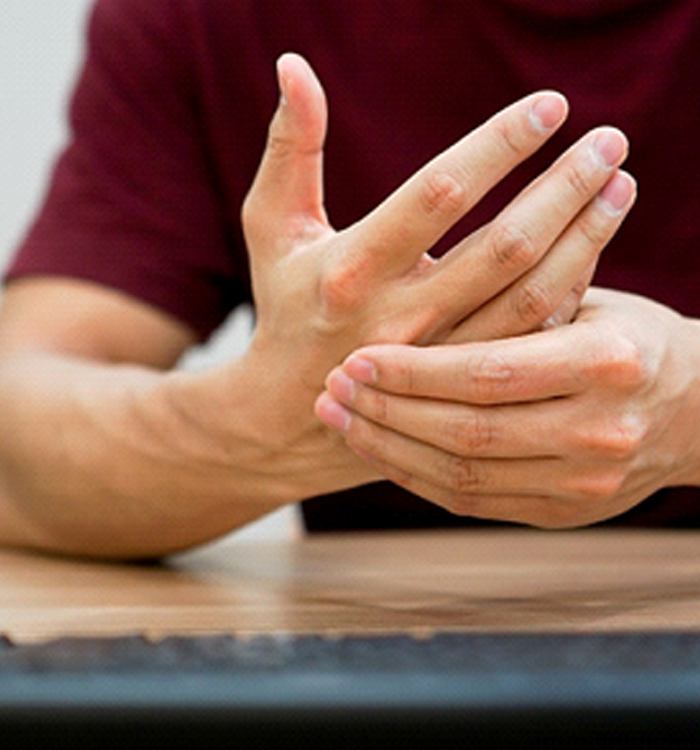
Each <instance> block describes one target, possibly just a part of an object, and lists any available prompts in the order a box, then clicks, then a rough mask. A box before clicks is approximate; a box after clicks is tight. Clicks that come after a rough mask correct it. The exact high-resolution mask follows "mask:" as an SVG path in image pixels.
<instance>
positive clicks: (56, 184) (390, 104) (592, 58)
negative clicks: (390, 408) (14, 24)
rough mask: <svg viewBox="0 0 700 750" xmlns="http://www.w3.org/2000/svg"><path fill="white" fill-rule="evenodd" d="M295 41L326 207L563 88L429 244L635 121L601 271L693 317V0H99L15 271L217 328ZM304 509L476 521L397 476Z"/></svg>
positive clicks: (340, 222) (244, 285)
mask: <svg viewBox="0 0 700 750" xmlns="http://www.w3.org/2000/svg"><path fill="white" fill-rule="evenodd" d="M287 50H296V51H299V52H301V53H303V54H304V55H305V56H306V57H307V58H308V59H309V60H310V62H311V63H312V64H313V66H314V67H315V69H316V71H317V72H318V74H319V76H320V78H321V80H322V81H323V83H324V85H325V87H326V90H327V92H328V96H329V100H330V131H329V136H328V144H327V152H326V154H327V155H326V182H327V208H328V212H329V216H330V218H331V220H332V222H333V224H334V225H335V226H336V227H343V226H346V225H347V224H349V223H351V222H354V221H355V220H356V219H358V218H359V217H361V216H363V215H364V214H365V213H366V212H367V211H368V210H369V209H370V208H372V207H373V206H375V205H376V204H377V203H378V202H379V201H380V200H381V199H382V198H384V197H385V196H386V195H387V194H388V193H389V192H390V191H391V190H392V189H393V188H395V187H396V186H397V185H399V184H400V183H401V182H402V181H403V180H405V179H406V178H407V177H408V176H409V175H410V174H411V173H412V172H413V171H414V170H415V169H417V168H418V167H419V166H420V165H421V164H423V163H424V162H425V161H426V160H428V159H429V158H430V157H431V156H433V155H434V154H435V153H437V152H439V151H441V150H442V149H444V148H445V147H446V146H448V145H449V144H451V143H452V142H454V141H455V140H457V139H458V138H460V137H461V136H462V135H464V134H465V133H467V132H468V131H469V130H471V129H472V128H474V127H475V126H476V125H478V124H479V123H481V122H482V121H483V120H484V119H486V118H487V117H488V116H490V115H491V114H493V113H494V112H495V111H496V110H498V109H500V108H501V107H503V106H504V105H506V104H508V103H509V102H511V101H513V100H514V99H516V98H518V97H520V96H523V95H524V94H526V93H529V92H531V91H533V90H536V89H539V88H542V87H548V88H556V89H559V90H561V91H563V92H564V93H565V94H566V95H567V97H568V98H569V100H570V103H571V116H570V118H569V121H568V123H567V124H566V125H565V126H564V127H563V129H562V131H561V132H560V133H559V134H558V135H557V136H556V137H555V138H554V139H553V141H552V142H551V144H549V145H548V146H547V147H546V148H545V149H543V150H542V151H541V152H540V153H539V154H537V155H536V156H535V157H533V158H532V159H531V160H530V161H529V162H528V163H527V164H526V165H524V166H522V167H520V168H519V169H518V170H516V172H515V173H514V174H513V175H512V176H511V177H510V178H508V179H507V180H506V181H505V182H504V183H503V184H502V185H500V186H499V187H498V188H497V189H495V190H494V191H493V192H492V193H491V194H490V195H489V196H488V197H487V198H486V199H485V200H484V201H483V202H482V203H481V204H480V205H479V206H478V207H477V208H475V209H474V210H473V211H472V212H471V214H470V215H469V216H468V217H467V218H466V219H465V220H464V221H463V222H462V223H461V224H460V225H459V227H458V228H457V229H455V230H454V231H453V232H451V233H450V235H448V237H447V238H446V240H445V241H444V242H442V243H441V244H440V246H439V247H438V248H437V251H438V252H439V251H440V250H444V248H445V247H446V246H448V245H449V244H450V243H451V242H453V241H454V240H455V239H456V238H457V237H459V236H461V234H463V233H464V232H467V231H469V230H470V229H472V228H474V227H476V226H478V225H480V224H482V223H483V222H484V221H485V220H487V219H489V218H490V217H492V216H493V215H494V213H495V212H496V211H497V210H498V208H499V207H501V206H502V205H504V203H505V202H506V201H507V200H508V199H509V197H511V196H512V195H513V194H514V192H515V191H516V190H517V188H518V187H520V186H522V185H523V184H524V183H525V182H526V181H527V180H529V179H531V178H532V177H533V176H534V175H535V174H537V173H539V172H540V171H541V170H542V169H544V168H545V166H546V165H547V164H548V163H549V162H550V161H551V160H552V159H553V158H554V157H555V155H556V154H558V153H559V152H560V151H561V150H562V149H563V147H564V146H565V145H566V144H568V143H570V142H572V141H573V140H574V139H575V138H577V137H578V136H580V135H581V134H582V133H583V132H584V131H585V130H586V129H588V128H590V127H592V126H595V125H599V124H603V123H611V124H614V125H617V126H619V127H621V128H622V129H623V130H624V131H625V132H626V133H627V134H628V136H629V138H630V141H631V145H632V155H631V157H630V159H629V162H628V168H629V169H630V171H631V172H632V173H633V174H634V175H635V176H636V177H637V179H638V181H639V184H640V194H639V200H638V203H637V206H636V207H635V209H634V210H633V212H632V214H631V216H630V217H629V219H628V220H627V222H626V223H625V226H624V227H623V229H622V230H621V231H620V233H619V235H618V236H617V237H616V239H615V240H614V242H613V243H612V244H611V246H610V247H609V248H608V249H607V250H606V251H605V253H604V255H603V258H602V260H601V263H600V267H599V272H598V275H597V278H596V283H597V284H599V285H603V286H610V287H615V288H619V289H626V290H632V291H635V292H639V293H641V294H644V295H647V296H650V297H652V298H654V299H657V300H659V301H661V302H664V303H666V304H668V305H671V306H673V307H674V308H676V309H677V310H679V311H680V312H682V313H684V314H687V315H693V316H699V317H700V294H698V270H699V269H700V265H699V262H698V256H699V255H700V186H699V185H698V181H697V179H696V176H697V174H698V173H700V152H699V151H698V147H697V140H698V137H699V136H700V96H698V83H699V82H700V75H699V70H700V65H699V64H698V53H699V51H700V0H676V1H672V0H567V2H561V0H473V1H472V2H464V0H453V1H449V0H442V1H441V2H435V1H434V0H383V2H375V0H353V2H347V1H346V0H314V1H313V2H312V1H311V0H306V1H303V0H286V1H285V2H276V1H275V0H236V2H232V0H206V2H205V1H204V0H178V1H176V0H148V2H144V0H99V2H97V4H96V7H95V10H94V12H93V14H92V17H91V22H90V26H89V36H88V53H87V60H86V63H85V67H84V69H83V72H82V75H81V77H80V80H79V83H78V86H77V89H76V92H75V95H74V97H73V100H72V105H71V126H72V137H71V141H70V144H69V145H68V147H67V149H66V151H65V152H64V153H63V155H62V156H61V158H60V160H59V162H58V164H57V166H56V169H55V172H54V175H53V179H52V182H51V187H50V190H49V192H48V195H47V198H46V201H45V203H44V206H43V208H42V210H41V211H40V213H39V215H38V217H37V219H36V221H35V223H34V225H33V226H32V228H31V230H30V231H29V233H28V236H27V238H26V239H25V241H24V243H23V244H22V246H21V247H20V249H19V252H18V254H17V257H16V259H15V261H14V264H13V265H12V267H11V268H10V271H9V277H10V278H17V277H20V276H26V275H28V274H60V275H68V276H74V277H79V278H84V279H90V280H93V281H95V282H98V283H101V284H106V285H108V286H111V287H116V288H118V289H120V290H123V291H125V292H127V293H129V294H131V295H134V296H135V297H137V298H139V299H141V300H144V301H147V302H149V303H151V304H153V305H155V306H157V307H159V308H161V309H163V310H165V311H167V312H168V313H170V314H172V315H174V316H176V317H177V318H179V319H181V320H183V321H185V322H186V323H188V324H189V325H190V326H192V327H193V328H194V329H195V330H196V331H197V332H198V333H199V335H200V336H201V337H203V338H204V337H206V336H207V335H208V334H209V333H210V332H211V331H212V329H213V328H214V327H215V326H217V325H218V324H219V323H220V322H221V321H222V319H223V318H224V316H225V315H226V314H227V313H228V312H229V311H230V310H231V309H232V308H234V307H235V306H236V305H238V304H240V303H242V302H245V301H248V300H250V285H249V278H248V272H247V261H246V253H245V247H244V243H243V238H242V235H241V228H240V224H239V210H240V206H241V202H242V200H243V197H244V195H245V193H246V191H247V189H248V187H249V185H250V183H251V181H252V178H253V175H254V173H255V170H256V167H257V165H258V161H259V158H260V154H261V152H262V149H263V145H264V139H265V134H266V129H267V125H268V122H269V118H270V115H271V113H272V112H273V110H274V108H275V105H276V101H277V96H278V94H277V90H276V83H275V75H274V62H275V59H276V58H277V56H278V55H279V54H280V53H282V52H284V51H287ZM699 501H700V490H697V489H675V490H667V491H664V492H663V493H659V494H658V495H656V496H655V497H653V498H650V499H649V500H647V501H646V502H645V503H642V504H641V505H640V506H639V507H638V508H636V509H634V510H633V511H631V512H629V513H628V514H626V516H624V517H623V518H622V519H621V520H622V521H623V522H636V523H656V522H663V523H666V524H674V523H679V524H684V523H685V524H692V523H695V521H696V520H700V502H699ZM305 514H306V518H307V523H308V525H309V526H310V527H311V528H319V527H324V528H335V527H347V528H353V527H354V528H357V527H373V526H392V525H398V526H406V525H409V526H410V525H435V524H446V523H468V522H469V521H465V520H463V519H455V518H453V517H452V516H450V515H449V514H447V513H446V512H443V511H441V510H440V509H438V508H436V507H434V506H432V505H431V504H429V503H427V502H425V501H422V500H420V499H417V498H415V497H412V496H411V495H409V494H408V493H406V492H404V491H403V490H400V489H398V488H396V487H394V486H393V485H390V484H388V483H378V484H376V485H371V486H369V487H365V488H360V489H358V490H354V491H349V492H344V493H340V494H339V495H337V496H335V497H334V498H332V499H329V498H321V499H315V500H313V501H310V502H308V503H307V504H306V507H305Z"/></svg>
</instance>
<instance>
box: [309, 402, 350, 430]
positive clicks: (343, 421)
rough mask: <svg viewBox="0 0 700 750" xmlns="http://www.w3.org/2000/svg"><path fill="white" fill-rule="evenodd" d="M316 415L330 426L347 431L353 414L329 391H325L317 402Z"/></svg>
mask: <svg viewBox="0 0 700 750" xmlns="http://www.w3.org/2000/svg"><path fill="white" fill-rule="evenodd" d="M316 416H317V417H318V418H319V419H320V420H321V422H323V424H325V425H327V426H328V427H332V428H333V429H334V430H340V431H341V432H347V430H348V428H349V427H350V421H351V419H352V415H351V414H350V412H349V411H348V410H347V409H345V408H343V407H342V406H341V405H340V404H339V403H338V402H337V401H336V400H335V399H334V398H333V397H332V396H331V395H330V394H329V393H323V394H322V395H321V396H320V398H319V399H318V401H317V402H316Z"/></svg>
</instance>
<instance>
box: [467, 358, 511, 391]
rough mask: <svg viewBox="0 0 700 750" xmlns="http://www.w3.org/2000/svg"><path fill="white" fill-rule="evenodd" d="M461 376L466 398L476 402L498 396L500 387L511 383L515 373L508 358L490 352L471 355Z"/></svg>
mask: <svg viewBox="0 0 700 750" xmlns="http://www.w3.org/2000/svg"><path fill="white" fill-rule="evenodd" d="M463 377H464V381H465V383H466V385H467V394H466V395H467V398H472V399H474V400H475V401H476V402H477V403H478V402H488V401H491V400H492V399H494V398H498V395H499V392H500V391H501V389H503V388H504V387H508V386H511V385H512V384H513V382H514V381H515V379H516V377H517V373H516V370H515V368H514V367H513V365H512V364H511V363H510V362H509V361H508V360H506V359H505V358H504V357H501V356H499V355H498V354H496V353H494V352H491V353H489V354H482V355H480V356H479V355H477V356H474V357H471V358H470V359H469V361H468V362H466V364H465V371H464V373H463Z"/></svg>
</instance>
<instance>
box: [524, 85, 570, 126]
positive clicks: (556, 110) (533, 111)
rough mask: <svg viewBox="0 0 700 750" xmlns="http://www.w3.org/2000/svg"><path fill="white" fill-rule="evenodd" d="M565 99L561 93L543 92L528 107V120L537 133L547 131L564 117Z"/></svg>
mask: <svg viewBox="0 0 700 750" xmlns="http://www.w3.org/2000/svg"><path fill="white" fill-rule="evenodd" d="M565 115H566V99H564V97H563V96H561V94H554V93H551V94H545V95H543V96H541V97H540V98H539V99H537V101H535V102H534V103H533V105H532V107H530V113H529V117H530V122H531V123H532V127H533V128H534V129H535V130H537V131H538V132H539V133H548V132H549V131H550V130H552V129H553V128H555V127H556V126H557V125H559V123H560V122H561V121H562V120H563V119H564V117H565Z"/></svg>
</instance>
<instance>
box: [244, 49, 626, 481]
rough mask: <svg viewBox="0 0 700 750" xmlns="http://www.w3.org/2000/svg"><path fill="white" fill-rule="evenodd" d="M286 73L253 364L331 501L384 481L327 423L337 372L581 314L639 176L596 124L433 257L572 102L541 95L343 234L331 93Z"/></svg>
mask: <svg viewBox="0 0 700 750" xmlns="http://www.w3.org/2000/svg"><path fill="white" fill-rule="evenodd" d="M278 76H279V83H280V89H281V92H282V97H281V100H280V105H279V108H278V110H277V112H276V113H275V115H274V118H273V120H272V123H271V126H270V132H269V139H268V144H267V148H266V151H265V154H264V156H263V159H262V163H261V166H260V169H259V171H258V174H257V176H256V179H255V181H254V184H253V186H252V188H251V190H250V193H249V195H248V197H247V199H246V201H245V205H244V208H243V224H244V230H245V234H246V239H247V242H248V249H249V254H250V259H251V268H252V278H253V292H254V298H255V303H256V309H257V315H258V322H257V327H256V330H255V335H254V339H253V343H252V346H251V349H250V351H249V353H248V355H247V357H246V358H245V366H246V368H247V371H248V373H249V376H250V373H254V377H253V380H252V382H253V383H254V384H255V393H254V394H253V395H252V396H251V398H252V399H255V400H257V402H256V407H257V408H259V409H260V410H261V411H260V412H258V415H259V414H260V413H262V414H263V415H264V419H263V422H262V424H263V425H264V431H265V432H266V433H267V435H268V438H269V439H270V440H271V441H272V443H273V444H276V445H278V446H279V448H280V455H281V454H282V453H283V452H284V451H286V452H287V453H289V452H290V451H291V452H295V451H297V450H299V451H301V453H302V454H303V455H305V456H307V457H309V460H313V464H315V466H316V469H315V471H314V472H313V473H314V476H315V478H316V479H319V478H320V477H322V476H324V475H325V473H326V472H330V474H329V478H328V483H325V482H323V480H320V481H321V483H322V484H324V486H323V487H317V488H316V490H317V493H320V492H327V491H331V490H334V489H340V486H339V485H352V484H358V483H361V482H363V481H369V479H371V478H374V477H372V476H371V475H370V474H369V473H368V472H369V469H367V468H366V467H360V466H359V465H358V464H356V463H355V460H354V459H350V458H349V456H348V455H347V454H343V457H342V459H341V458H340V454H339V451H340V447H339V445H338V444H337V443H334V442H333V441H332V439H331V438H329V436H328V435H327V434H326V433H325V432H324V431H323V430H322V428H320V426H319V425H318V423H317V422H315V420H314V417H313V403H314V400H315V399H316V397H317V396H318V395H319V393H320V392H321V391H322V390H323V381H324V378H325V377H326V375H327V373H328V372H329V370H330V369H331V368H332V367H333V366H334V365H335V364H337V363H339V362H340V361H341V360H342V359H343V358H344V357H345V356H346V355H347V354H348V353H349V352H350V351H352V350H353V349H354V348H356V347H357V346H358V345H359V344H367V343H379V342H400V343H420V344H428V343H434V342H440V341H450V342H455V341H466V340H475V339H489V338H495V337H501V336H510V335H516V334H519V333H525V332H528V331H531V330H533V329H535V328H537V327H539V326H540V325H542V324H543V323H544V322H545V321H546V320H547V319H549V318H550V317H551V316H552V315H553V314H554V313H555V312H556V311H557V310H558V309H559V308H560V306H561V305H562V304H564V305H565V306H566V305H568V307H569V309H570V311H571V309H572V305H571V299H572V296H573V298H574V305H573V307H575V306H576V305H575V301H576V298H577V296H578V295H580V294H582V292H583V291H584V288H585V286H586V284H587V281H588V279H590V276H591V273H592V269H593V268H594V266H595V263H596V258H597V256H598V253H599V252H600V250H601V249H602V248H603V246H604V245H605V244H606V243H607V241H608V240H609V239H610V238H611V237H612V235H613V234H614V233H615V231H616V230H617V228H618V227H619V225H620V223H621V222H622V219H623V218H624V215H625V213H626V212H627V210H628V209H629V207H630V205H631V203H632V199H633V193H634V181H633V180H632V178H631V177H629V175H627V174H625V173H623V172H620V171H618V170H617V167H618V166H619V164H620V163H621V162H622V161H623V160H624V158H625V156H626V152H627V143H626V140H625V138H624V136H623V135H622V134H621V133H620V132H619V131H617V130H615V129H613V128H599V129H596V130H594V131H592V132H590V133H588V134H586V135H585V136H584V137H583V138H581V140H580V141H578V142H577V143H576V144H574V145H573V146H572V147H571V148H570V149H569V150H568V151H567V152H566V153H565V154H564V155H563V156H561V158H560V159H559V160H558V161H557V162H556V163H555V164H554V165H553V166H552V167H551V168H550V169H549V170H547V171H546V172H545V173H544V174H543V175H542V176H540V177H539V178H538V179H537V180H535V181H534V182H533V183H532V184H531V185H529V186H528V187H527V188H526V189H525V190H524V191H522V192H521V194H520V195H518V196H517V197H516V198H515V199H514V200H513V201H512V202H511V203H510V204H509V205H508V206H507V207H506V208H504V209H503V211H502V212H501V213H500V214H499V215H498V216H497V217H496V219H494V220H493V221H492V222H491V223H490V224H488V225H487V226H485V227H482V228H481V229H480V230H478V231H477V232H475V233H474V234H473V235H471V236H469V237H467V238H465V239H464V240H463V241H461V242H459V243H458V244H457V245H456V246H455V247H454V248H452V249H451V250H450V251H449V252H448V253H447V254H446V255H445V256H443V257H442V258H441V259H440V260H435V259H433V258H431V256H430V255H429V254H428V253H429V250H430V248H431V247H432V246H433V245H434V244H435V243H436V242H437V240H438V239H439V238H440V237H441V236H442V235H443V234H444V233H445V232H446V231H447V230H448V229H449V228H450V227H451V226H453V225H454V224H455V223H456V222H457V221H458V220H459V219H460V218H461V217H462V216H464V214H466V213H467V212H468V211H469V210H470V209H471V208H472V207H473V206H474V205H475V204H476V203H477V201H478V200H479V199H480V198H481V197H482V196H483V195H484V194H485V193H486V192H487V191H488V190H489V189H490V188H492V187H493V186H494V185H495V184H497V183H498V182H499V181H500V180H501V179H502V178H503V177H504V176H505V175H506V174H507V173H508V172H509V171H510V170H511V169H513V168H514V167H515V166H516V165H517V164H518V163H520V162H521V161H522V160H524V159H526V158H527V157H528V156H530V155H531V154H532V153H533V152H535V151H536V150H537V149H538V148H539V147H540V146H541V145H542V144H543V143H544V142H545V141H546V140H547V139H548V138H549V136H550V135H551V134H552V133H553V132H554V131H555V130H556V128H557V127H558V126H559V125H560V124H561V123H562V122H563V120H564V119H565V116H566V112H567V105H566V101H565V99H564V98H563V97H562V96H561V95H560V94H557V93H554V92H540V93H536V94H532V95H531V96H528V97H526V98H525V99H523V100H521V101H519V102H516V103H515V104H513V105H511V106H510V107H508V108H506V109H504V110H503V111H501V112H500V113H498V114H497V115H495V116H494V117H493V118H492V119H490V120H489V121H488V122H487V123H485V124H484V125H482V126H481V127H480V128H478V129H477V130H475V131H474V132H472V133H470V134H469V135H467V136H466V137H465V138H463V139H462V140H460V141H459V142H457V143H456V144H454V145H453V146H451V147H450V148H448V149H447V150H446V151H444V152H443V153H441V154H440V155H438V156H437V157H436V158H434V159H433V160H432V161H430V162H429V163H428V164H426V165H425V166H424V167H423V168H422V169H420V170H419V171H418V172H417V173H416V174H415V175H413V176H412V177H411V178H410V179H409V180H408V181H407V182H406V183H404V184H403V185H402V186H401V187H400V188H398V190H396V191H395V192H394V193H393V194H392V195H391V196H389V197H388V198H387V199H386V200H385V201H384V202H383V203H382V204H381V205H379V206H378V207H377V208H376V209H374V210H373V211H372V212H371V213H370V214H369V215H367V216H366V217H365V218H363V219H362V220H361V221H359V222H358V223H356V224H354V225H353V226H350V227H348V228H346V229H343V230H342V231H336V230H334V229H333V228H332V227H331V226H330V224H329V222H328V219H327V217H326V213H325V210H324V205H323V168H322V159H323V143H324V137H325V132H326V122H327V115H326V102H325V97H324V93H323V90H322V88H321V85H320V83H319V82H318V80H317V78H316V77H315V75H314V73H313V71H312V70H311V68H310V67H309V65H308V64H307V63H306V62H305V61H304V60H303V59H302V58H301V57H299V56H298V55H294V54H287V55H284V56H282V57H281V58H280V60H279V61H278ZM334 179H342V175H334ZM582 279H584V283H581V280H582ZM260 440H262V441H263V442H264V441H265V438H264V437H263V436H262V435H260ZM312 457H313V459H312ZM285 463H286V462H285V461H282V464H283V465H284V464H285Z"/></svg>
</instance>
